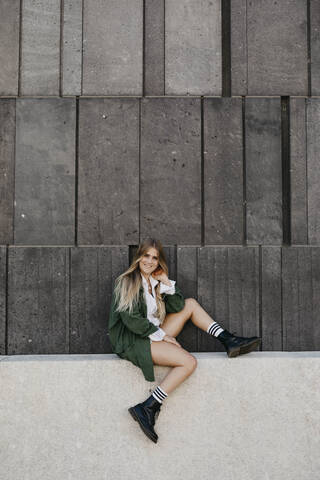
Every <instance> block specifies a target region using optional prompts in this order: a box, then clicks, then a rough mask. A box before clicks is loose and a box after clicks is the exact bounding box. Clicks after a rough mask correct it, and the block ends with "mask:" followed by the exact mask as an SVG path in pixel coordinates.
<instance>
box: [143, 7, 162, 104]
mask: <svg viewBox="0 0 320 480" xmlns="http://www.w3.org/2000/svg"><path fill="white" fill-rule="evenodd" d="M164 3H165V1H164V0H149V1H148V2H145V50H144V72H145V73H144V74H145V77H144V95H164V73H165V72H164Z"/></svg>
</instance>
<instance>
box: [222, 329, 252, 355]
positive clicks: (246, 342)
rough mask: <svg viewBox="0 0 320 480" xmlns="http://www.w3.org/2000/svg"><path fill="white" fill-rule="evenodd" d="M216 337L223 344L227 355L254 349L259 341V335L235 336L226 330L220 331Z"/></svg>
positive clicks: (240, 353) (241, 353)
mask: <svg viewBox="0 0 320 480" xmlns="http://www.w3.org/2000/svg"><path fill="white" fill-rule="evenodd" d="M217 339H218V340H220V342H221V343H222V344H223V345H224V347H225V349H226V351H227V354H228V357H237V356H238V355H243V354H244V353H249V352H251V351H252V350H255V349H256V347H258V346H259V345H260V342H261V338H260V337H237V336H236V335H233V334H232V333H230V332H228V330H224V331H223V332H221V333H220V335H219V336H218V337H217Z"/></svg>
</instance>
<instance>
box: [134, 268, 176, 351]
mask: <svg viewBox="0 0 320 480" xmlns="http://www.w3.org/2000/svg"><path fill="white" fill-rule="evenodd" d="M140 274H141V277H142V284H143V288H144V298H145V301H146V304H147V318H148V320H149V321H150V322H152V323H153V324H154V325H156V326H157V327H159V325H160V320H159V318H157V317H154V315H153V314H154V313H155V312H156V311H157V302H156V298H155V297H156V293H155V290H154V288H155V286H156V285H157V283H159V280H156V279H155V278H154V277H153V276H152V275H150V276H149V279H150V283H151V287H152V295H151V293H149V288H148V281H147V280H146V279H145V277H144V276H143V275H142V273H141V272H140ZM169 282H170V283H171V285H166V284H165V283H163V282H160V293H166V294H169V295H173V294H174V293H175V292H176V288H175V283H176V282H175V280H169ZM165 335H166V332H165V331H164V330H162V328H160V327H159V328H158V330H157V331H156V332H154V333H151V334H150V335H149V338H150V343H151V341H152V340H154V341H156V342H159V341H160V340H162V339H163V337H164V336H165Z"/></svg>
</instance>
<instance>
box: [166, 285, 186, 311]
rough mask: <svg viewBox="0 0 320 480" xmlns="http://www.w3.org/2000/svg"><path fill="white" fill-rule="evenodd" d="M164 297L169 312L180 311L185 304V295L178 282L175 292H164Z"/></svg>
mask: <svg viewBox="0 0 320 480" xmlns="http://www.w3.org/2000/svg"><path fill="white" fill-rule="evenodd" d="M162 298H163V300H164V302H165V305H166V312H167V313H177V312H180V310H182V309H183V307H184V305H185V301H184V296H183V294H182V292H181V290H180V288H179V287H178V286H177V284H175V293H174V294H169V293H164V294H163V297H162Z"/></svg>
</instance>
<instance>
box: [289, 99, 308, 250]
mask: <svg viewBox="0 0 320 480" xmlns="http://www.w3.org/2000/svg"><path fill="white" fill-rule="evenodd" d="M290 163H291V167H290V174H291V181H290V189H291V243H292V244H307V243H308V222H307V218H308V205H307V131H306V100H305V98H298V97H297V98H294V97H293V98H291V99H290Z"/></svg>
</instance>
